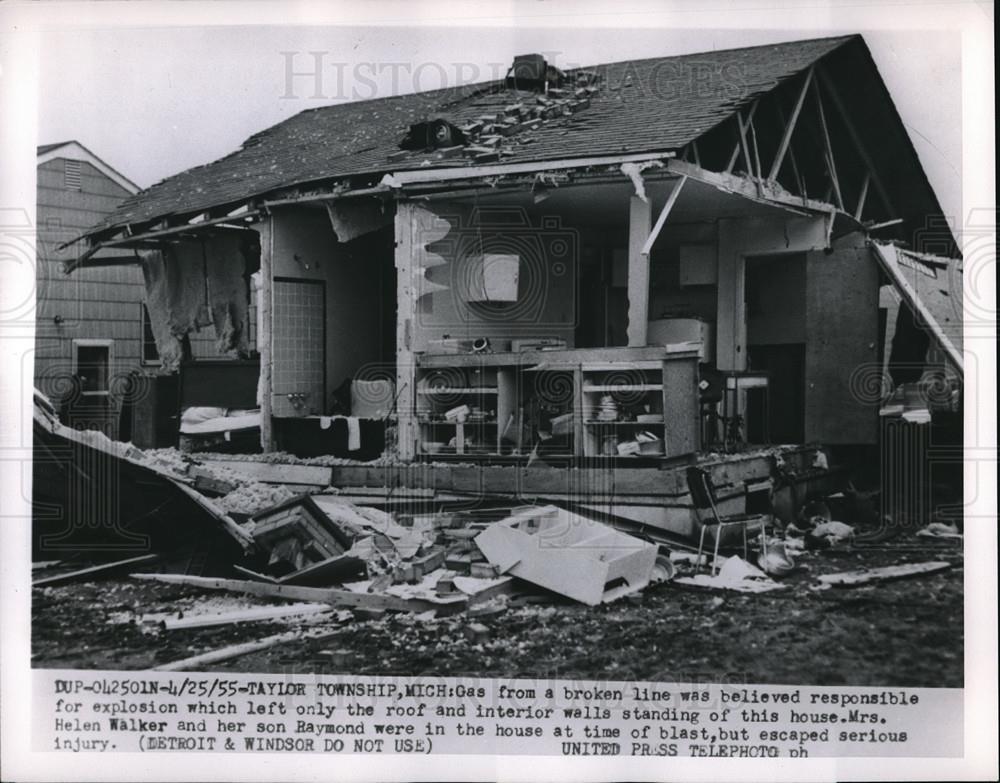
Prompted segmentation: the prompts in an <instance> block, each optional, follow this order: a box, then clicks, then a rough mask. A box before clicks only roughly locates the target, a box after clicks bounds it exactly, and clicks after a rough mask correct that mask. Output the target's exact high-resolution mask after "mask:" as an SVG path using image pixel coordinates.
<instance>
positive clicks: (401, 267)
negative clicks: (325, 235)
mask: <svg viewBox="0 0 1000 783" xmlns="http://www.w3.org/2000/svg"><path fill="white" fill-rule="evenodd" d="M418 209H421V207H419V206H418V205H417V204H415V203H414V202H412V201H402V200H401V201H397V202H396V225H395V232H396V250H395V266H396V420H397V426H398V435H397V446H398V449H399V457H400V459H405V460H409V459H413V458H414V457H415V456H416V451H417V430H418V428H417V422H416V416H415V413H414V410H415V406H416V362H415V358H414V354H413V349H412V339H413V328H414V320H415V319H416V315H417V297H416V291H415V289H414V276H413V267H414V264H413V255H414V251H415V247H414V228H415V223H416V212H417V210H418Z"/></svg>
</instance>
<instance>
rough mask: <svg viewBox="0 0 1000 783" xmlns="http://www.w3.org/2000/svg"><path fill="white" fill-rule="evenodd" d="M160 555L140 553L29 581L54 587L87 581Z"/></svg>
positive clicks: (33, 584)
mask: <svg viewBox="0 0 1000 783" xmlns="http://www.w3.org/2000/svg"><path fill="white" fill-rule="evenodd" d="M160 557H161V556H160V555H140V556H139V557H129V558H127V559H125V560H116V561H115V562H113V563H102V564H101V565H96V566H90V567H88V568H81V569H80V570H78V571H71V572H70V573H68V574H57V575H55V576H46V577H43V578H41V579H36V580H35V581H34V582H32V583H31V586H32V587H56V586H58V585H67V584H71V583H72V582H87V581H90V580H92V579H97V578H103V577H107V576H111V575H113V574H115V573H118V572H120V571H125V570H128V569H130V568H135V566H138V565H149V564H151V563H155V562H156V561H157V560H159V559H160Z"/></svg>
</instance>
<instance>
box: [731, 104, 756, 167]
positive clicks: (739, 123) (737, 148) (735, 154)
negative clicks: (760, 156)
mask: <svg viewBox="0 0 1000 783" xmlns="http://www.w3.org/2000/svg"><path fill="white" fill-rule="evenodd" d="M756 111H757V101H754V102H753V105H751V106H750V111H749V112H748V113H747V120H752V119H753V115H754V113H755V112H756ZM736 125H737V129H738V130H737V132H739V129H741V128H742V127H743V120H742V119H741V118H740V115H739V114H737V120H736ZM744 141H745V139H744ZM740 149H741V144H740V140H739V139H737V140H736V146H735V147H733V154H732V155H730V156H729V162H728V163H727V164H726V173H727V174H730V173H732V170H733V166H735V165H736V160H737V158H739V156H740ZM747 168H748V169H749V168H750V159H749V158H747Z"/></svg>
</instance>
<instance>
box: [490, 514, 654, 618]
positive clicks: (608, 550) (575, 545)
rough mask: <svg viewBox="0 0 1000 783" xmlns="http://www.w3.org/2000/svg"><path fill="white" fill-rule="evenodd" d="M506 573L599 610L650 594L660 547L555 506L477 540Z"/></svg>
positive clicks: (519, 517) (514, 520)
mask: <svg viewBox="0 0 1000 783" xmlns="http://www.w3.org/2000/svg"><path fill="white" fill-rule="evenodd" d="M475 542H476V545H477V546H478V547H479V549H480V550H481V551H482V553H483V554H484V555H486V558H487V560H489V562H490V563H491V564H493V565H495V566H497V567H498V568H499V569H500V571H501V573H505V574H509V575H511V576H516V577H518V578H519V579H524V580H525V581H527V582H531V583H532V584H536V585H538V586H539V587H544V588H546V589H548V590H552V591H553V592H556V593H560V594H561V595H565V596H566V597H568V598H572V599H574V600H576V601H580V602H582V603H585V604H588V605H590V606H596V605H597V604H599V603H602V602H607V601H612V600H614V599H615V598H619V597H621V596H623V595H627V594H629V593H633V592H636V591H638V590H641V589H642V588H644V587H645V586H646V585H647V584H648V583H649V580H650V577H651V576H652V573H653V566H654V564H655V563H656V553H657V547H656V545H655V544H650V543H648V542H646V541H642V540H640V539H638V538H635V537H634V536H630V535H627V534H625V533H620V532H618V531H616V530H613V529H612V528H610V527H608V526H607V525H604V524H602V523H600V522H596V521H594V520H591V519H587V518H586V517H582V516H580V515H578V514H574V513H572V512H570V511H566V510H565V509H560V508H556V507H555V506H542V507H539V508H535V509H529V510H526V511H523V512H520V513H518V514H517V515H515V516H512V517H508V518H507V519H504V520H501V521H500V522H497V523H496V524H494V525H491V526H490V527H489V528H487V529H486V530H485V531H483V532H482V533H481V534H480V535H479V536H477V537H476V539H475Z"/></svg>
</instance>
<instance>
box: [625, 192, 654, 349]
mask: <svg viewBox="0 0 1000 783" xmlns="http://www.w3.org/2000/svg"><path fill="white" fill-rule="evenodd" d="M650 228H651V210H650V205H649V202H648V201H643V200H642V199H641V198H639V197H638V196H632V198H631V200H630V201H629V210H628V329H627V334H628V344H629V347H634V346H642V345H645V344H646V332H647V330H648V329H649V256H646V255H643V253H642V248H643V246H644V245H645V244H646V239H647V238H648V237H649V232H650Z"/></svg>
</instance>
